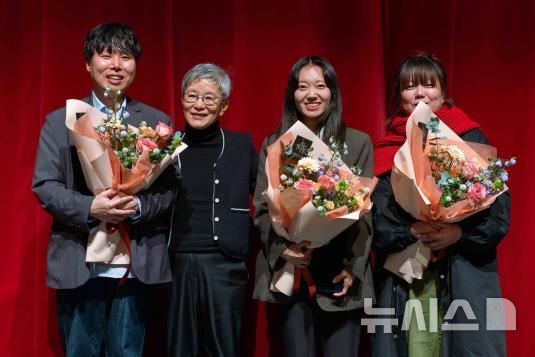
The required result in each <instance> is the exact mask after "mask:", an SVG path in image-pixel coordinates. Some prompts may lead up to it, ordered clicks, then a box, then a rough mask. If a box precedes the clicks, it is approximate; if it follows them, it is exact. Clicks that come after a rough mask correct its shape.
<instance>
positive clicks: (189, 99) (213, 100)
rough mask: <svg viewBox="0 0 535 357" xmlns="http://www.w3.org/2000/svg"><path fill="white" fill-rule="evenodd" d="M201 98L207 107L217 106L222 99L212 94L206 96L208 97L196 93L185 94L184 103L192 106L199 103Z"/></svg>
mask: <svg viewBox="0 0 535 357" xmlns="http://www.w3.org/2000/svg"><path fill="white" fill-rule="evenodd" d="M199 98H201V100H202V102H203V103H204V104H206V105H214V104H217V103H218V102H219V100H220V99H221V98H219V97H216V96H214V95H211V94H206V95H200V94H195V93H186V94H184V102H186V103H190V104H193V103H197V101H198V100H199Z"/></svg>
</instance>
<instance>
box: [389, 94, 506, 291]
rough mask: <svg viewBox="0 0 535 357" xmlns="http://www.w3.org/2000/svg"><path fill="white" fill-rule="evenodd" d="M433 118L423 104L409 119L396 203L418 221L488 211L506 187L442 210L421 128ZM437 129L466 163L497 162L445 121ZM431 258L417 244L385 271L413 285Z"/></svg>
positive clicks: (397, 164)
mask: <svg viewBox="0 0 535 357" xmlns="http://www.w3.org/2000/svg"><path fill="white" fill-rule="evenodd" d="M432 117H436V116H435V114H434V113H433V112H432V111H431V108H429V106H427V105H426V104H425V103H423V102H420V103H419V104H418V106H417V107H416V109H415V110H414V112H413V113H412V114H411V115H410V117H409V118H408V120H407V124H406V133H407V139H406V141H405V143H404V144H403V145H402V146H401V148H400V149H399V150H398V152H397V153H396V155H395V157H394V166H393V167H392V172H391V182H392V189H393V192H394V196H395V199H396V202H397V203H398V204H399V205H400V206H401V207H402V208H403V209H404V210H405V211H406V212H408V213H410V214H411V215H412V216H413V217H414V218H416V219H417V220H420V221H426V222H430V221H441V222H449V223H453V222H458V221H461V220H463V219H465V218H467V217H469V216H471V215H473V214H475V213H477V212H479V211H482V210H484V209H486V208H488V207H489V206H490V205H491V204H492V203H493V202H494V201H495V200H496V197H498V196H499V195H500V194H501V193H503V192H505V191H506V190H507V187H505V189H504V190H503V191H502V192H500V193H499V194H496V195H488V196H487V197H485V198H484V199H483V200H482V201H480V202H479V203H478V204H477V205H474V204H473V202H472V201H471V200H469V199H464V200H461V201H459V202H456V203H455V204H453V205H451V206H449V207H443V206H442V205H441V203H440V197H441V196H442V191H441V190H440V188H439V187H438V185H437V183H436V182H435V178H434V177H433V175H432V171H431V165H430V162H429V159H428V156H427V155H428V153H429V149H430V147H431V145H423V143H424V140H425V138H424V136H425V134H424V131H423V130H422V129H421V128H420V127H419V126H418V123H422V124H427V123H428V122H429V120H430V119H431V118H432ZM439 119H440V118H439ZM438 129H439V130H440V139H438V141H437V142H438V143H439V144H440V145H455V146H456V147H458V148H459V149H460V150H461V151H462V152H463V153H464V155H465V157H466V158H467V160H470V161H472V162H477V165H478V166H479V167H481V168H486V167H487V166H488V159H495V158H496V149H495V148H493V147H491V146H488V145H483V144H478V143H468V142H465V141H463V140H462V139H461V138H460V137H459V136H458V135H457V134H455V132H453V130H451V129H450V128H449V127H448V126H447V125H446V124H444V122H443V121H442V120H440V121H439V124H438ZM429 136H430V135H429ZM430 139H431V137H427V138H426V141H427V142H428V141H429V140H430ZM431 258H432V255H431V251H430V250H429V248H427V247H426V246H425V245H423V244H422V243H421V242H420V241H418V242H416V243H413V244H412V245H410V246H409V247H407V248H406V249H405V250H403V251H401V252H398V253H394V254H390V255H389V256H388V258H387V260H386V262H385V264H384V268H385V269H387V270H389V271H391V272H393V273H394V274H396V275H398V276H399V277H401V278H402V279H404V280H405V281H407V282H409V283H412V281H413V280H414V279H415V278H416V279H421V277H422V273H423V271H424V270H425V269H426V268H427V265H428V264H429V261H430V259H431Z"/></svg>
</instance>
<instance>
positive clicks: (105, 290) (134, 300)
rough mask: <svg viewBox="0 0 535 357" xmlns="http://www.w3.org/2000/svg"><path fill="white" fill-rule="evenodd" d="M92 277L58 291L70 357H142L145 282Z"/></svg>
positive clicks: (61, 329)
mask: <svg viewBox="0 0 535 357" xmlns="http://www.w3.org/2000/svg"><path fill="white" fill-rule="evenodd" d="M118 282H119V279H111V278H93V279H89V280H88V281H87V283H85V284H84V285H82V286H80V287H78V288H76V289H61V290H57V301H58V320H59V332H60V337H61V342H62V344H63V350H64V352H65V356H67V357H70V356H72V357H85V356H87V357H94V356H95V357H99V356H110V357H111V356H141V355H142V354H143V343H144V337H145V323H144V320H145V313H144V311H145V309H144V305H145V301H144V300H145V295H144V289H143V285H144V284H143V283H141V282H139V281H138V280H137V279H127V281H126V283H125V284H124V285H122V286H118Z"/></svg>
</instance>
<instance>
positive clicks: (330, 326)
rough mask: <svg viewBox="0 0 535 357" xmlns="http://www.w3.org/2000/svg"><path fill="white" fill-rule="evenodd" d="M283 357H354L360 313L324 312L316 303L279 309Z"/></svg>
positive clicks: (285, 305)
mask: <svg viewBox="0 0 535 357" xmlns="http://www.w3.org/2000/svg"><path fill="white" fill-rule="evenodd" d="M278 309H279V317H280V321H281V328H282V331H281V333H282V342H283V349H284V352H285V354H286V357H315V356H316V354H317V352H318V351H321V353H323V357H356V356H358V351H359V342H360V317H361V316H360V310H352V311H337V312H332V311H324V310H322V309H321V308H320V307H319V306H318V304H317V302H316V300H315V299H312V300H304V301H294V302H291V303H289V304H280V305H278Z"/></svg>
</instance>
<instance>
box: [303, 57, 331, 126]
mask: <svg viewBox="0 0 535 357" xmlns="http://www.w3.org/2000/svg"><path fill="white" fill-rule="evenodd" d="M294 100H295V106H296V108H297V111H298V112H299V114H300V116H301V121H303V123H305V124H306V125H307V126H308V127H309V128H310V129H312V130H314V129H315V128H316V127H317V125H318V123H319V121H320V120H321V118H322V116H323V114H324V113H325V112H326V111H327V109H328V107H329V104H330V102H331V90H330V89H329V87H327V84H326V83H325V78H324V76H323V71H322V70H321V68H320V67H318V66H315V65H307V66H305V67H303V68H302V69H301V70H300V71H299V77H298V85H297V89H296V90H295V92H294Z"/></svg>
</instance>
